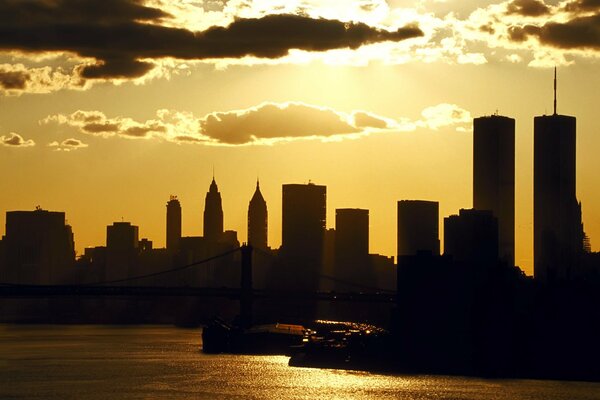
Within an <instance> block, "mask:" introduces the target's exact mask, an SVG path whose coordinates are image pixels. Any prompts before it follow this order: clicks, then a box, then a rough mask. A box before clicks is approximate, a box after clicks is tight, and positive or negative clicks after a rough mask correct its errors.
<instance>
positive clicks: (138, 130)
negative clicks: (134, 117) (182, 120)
mask: <svg viewBox="0 0 600 400" xmlns="http://www.w3.org/2000/svg"><path fill="white" fill-rule="evenodd" d="M166 131H167V129H166V128H165V127H164V126H160V125H157V124H151V125H149V126H132V127H129V128H126V129H124V130H122V131H121V132H120V133H121V135H124V136H133V137H138V138H144V137H148V136H149V135H150V134H151V133H154V132H160V133H164V132H166Z"/></svg>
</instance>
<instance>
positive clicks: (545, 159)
mask: <svg viewBox="0 0 600 400" xmlns="http://www.w3.org/2000/svg"><path fill="white" fill-rule="evenodd" d="M554 82H555V86H554V88H555V101H554V114H552V115H543V116H539V117H535V118H534V155H533V164H534V167H533V181H534V182H533V208H534V210H533V224H534V227H533V230H534V231H533V235H534V239H533V252H534V256H533V257H534V260H533V261H534V276H535V277H536V278H537V279H541V280H543V281H548V280H550V281H552V280H555V279H569V278H570V275H571V272H570V271H571V269H572V268H574V267H576V266H577V260H578V257H579V255H580V253H581V252H582V250H583V229H582V225H581V205H580V204H579V203H578V201H577V198H576V194H575V152H576V150H575V132H576V119H575V117H571V116H566V115H559V114H557V113H556V71H555V77H554Z"/></svg>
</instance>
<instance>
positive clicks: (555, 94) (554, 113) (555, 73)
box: [554, 66, 556, 115]
mask: <svg viewBox="0 0 600 400" xmlns="http://www.w3.org/2000/svg"><path fill="white" fill-rule="evenodd" d="M554 115H556V66H555V67H554Z"/></svg>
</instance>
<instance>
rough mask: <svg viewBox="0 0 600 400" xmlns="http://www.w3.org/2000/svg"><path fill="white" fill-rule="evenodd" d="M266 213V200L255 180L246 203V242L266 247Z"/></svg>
mask: <svg viewBox="0 0 600 400" xmlns="http://www.w3.org/2000/svg"><path fill="white" fill-rule="evenodd" d="M267 238H268V213H267V202H266V201H265V199H264V198H263V195H262V193H261V192H260V185H259V183H258V180H257V181H256V190H255V191H254V195H253V196H252V199H251V200H250V204H249V205H248V244H249V245H251V246H253V247H256V248H259V249H266V248H267V247H268V242H267Z"/></svg>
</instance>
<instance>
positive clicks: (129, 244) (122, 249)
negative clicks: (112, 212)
mask: <svg viewBox="0 0 600 400" xmlns="http://www.w3.org/2000/svg"><path fill="white" fill-rule="evenodd" d="M138 231H139V229H138V227H137V226H135V225H132V224H131V223H130V222H114V223H113V224H112V225H109V226H107V227H106V274H105V275H106V279H107V280H114V279H123V278H127V277H129V276H130V274H131V272H132V270H133V268H134V266H135V265H136V261H137V255H138V252H139V232H138Z"/></svg>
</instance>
